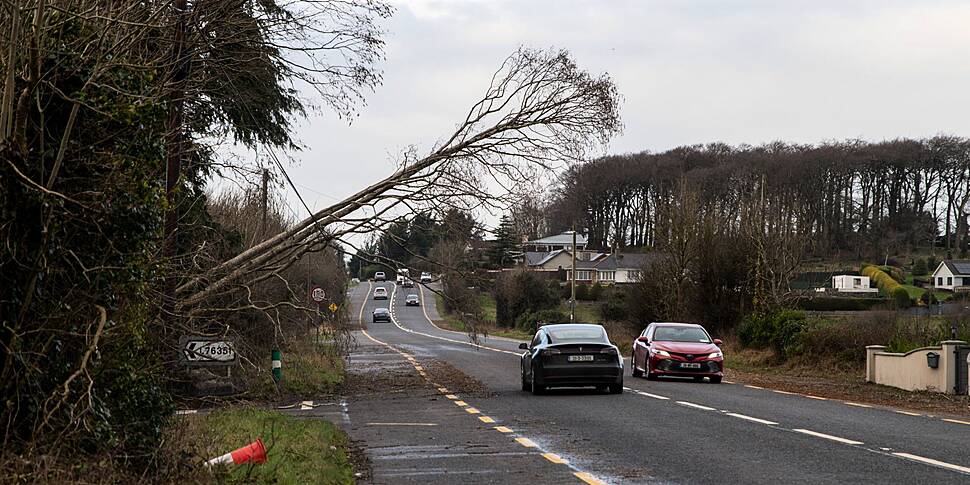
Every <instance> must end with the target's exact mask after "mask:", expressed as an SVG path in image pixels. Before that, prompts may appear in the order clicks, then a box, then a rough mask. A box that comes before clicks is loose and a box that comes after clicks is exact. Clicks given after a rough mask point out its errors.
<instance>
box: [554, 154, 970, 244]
mask: <svg viewBox="0 0 970 485" xmlns="http://www.w3.org/2000/svg"><path fill="white" fill-rule="evenodd" d="M683 180H685V181H686V183H687V184H688V185H689V186H691V187H692V188H694V189H696V190H697V191H698V192H699V194H700V196H701V198H702V203H703V205H704V206H705V207H709V208H713V209H715V210H721V211H723V212H724V213H725V215H726V216H728V217H734V218H738V217H741V216H742V214H741V213H740V212H739V211H740V210H741V209H740V208H739V207H738V202H740V201H743V200H745V199H749V198H751V197H759V198H763V199H764V201H765V202H764V203H765V206H766V208H767V210H768V211H769V212H770V213H771V214H773V215H774V217H775V218H777V219H778V220H780V221H784V224H785V225H786V226H787V227H789V228H790V229H791V230H792V231H794V232H796V233H799V234H810V235H811V241H810V242H811V245H810V248H809V249H810V250H811V251H812V252H813V253H815V254H821V255H827V254H829V253H830V252H832V251H848V252H851V253H852V254H855V255H857V256H859V257H872V259H876V258H875V256H879V255H884V254H885V252H886V251H892V250H895V249H899V248H903V247H905V248H912V247H929V246H931V245H933V243H934V240H935V238H936V235H937V233H938V226H939V229H942V230H943V234H945V235H948V236H950V237H946V238H943V240H942V241H940V244H941V245H943V246H944V247H946V248H947V249H952V248H961V253H963V252H964V251H965V248H966V243H967V234H968V225H967V219H968V215H970V206H968V202H970V185H968V181H970V140H967V139H966V138H959V137H952V136H937V137H934V138H930V139H920V140H914V139H897V140H892V141H885V142H879V143H869V142H864V141H859V140H847V141H843V142H831V143H823V144H818V145H798V144H789V143H781V142H777V143H771V144H767V145H762V146H750V145H741V146H730V145H725V144H722V143H713V144H708V145H692V146H684V147H679V148H675V149H672V150H668V151H665V152H662V153H649V152H643V153H637V154H630V155H617V156H609V157H604V158H601V159H598V160H594V161H591V162H589V163H587V164H584V165H581V166H576V167H573V168H572V169H570V170H569V171H567V172H566V174H565V175H564V176H563V177H562V178H561V182H560V183H559V185H558V186H557V187H556V188H555V189H554V196H553V200H552V203H551V204H550V205H549V208H548V210H549V217H548V221H549V225H550V228H551V229H552V230H553V231H559V230H565V229H568V228H569V225H570V224H571V223H572V222H574V221H575V222H579V223H582V224H583V225H584V227H586V228H587V229H588V231H589V237H590V244H591V246H593V247H612V246H617V247H621V248H622V247H629V246H633V247H638V246H653V245H656V244H657V242H658V241H659V240H661V239H662V238H663V234H662V229H663V222H662V221H660V220H659V219H660V218H661V217H662V216H663V214H664V213H665V212H666V208H667V206H668V205H669V204H670V203H671V201H672V199H673V197H672V196H673V195H674V194H675V193H676V191H677V190H678V189H677V187H678V184H680V183H681V181H683Z"/></svg>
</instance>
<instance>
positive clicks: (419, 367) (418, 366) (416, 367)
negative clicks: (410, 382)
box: [414, 365, 424, 370]
mask: <svg viewBox="0 0 970 485" xmlns="http://www.w3.org/2000/svg"><path fill="white" fill-rule="evenodd" d="M414 368H415V369H417V370H424V367H421V366H420V365H416V366H414Z"/></svg>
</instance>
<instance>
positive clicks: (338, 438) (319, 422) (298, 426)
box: [169, 408, 354, 484]
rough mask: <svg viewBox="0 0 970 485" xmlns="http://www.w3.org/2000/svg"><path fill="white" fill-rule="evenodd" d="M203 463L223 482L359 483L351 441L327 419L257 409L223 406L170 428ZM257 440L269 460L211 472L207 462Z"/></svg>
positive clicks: (218, 468) (184, 448)
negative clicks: (352, 458)
mask: <svg viewBox="0 0 970 485" xmlns="http://www.w3.org/2000/svg"><path fill="white" fill-rule="evenodd" d="M169 434H170V435H171V436H172V437H173V438H172V439H173V440H174V441H175V442H176V443H179V442H181V444H182V446H181V447H180V448H181V449H182V450H186V451H188V452H189V453H190V454H192V455H193V456H195V457H197V459H198V461H199V472H200V473H201V474H211V475H212V480H210V483H211V482H220V483H274V484H300V483H332V484H342V483H348V484H349V483H354V472H353V467H352V466H351V464H350V460H349V455H348V449H349V445H350V441H349V440H348V438H347V436H346V435H345V434H344V433H343V432H342V431H340V430H339V429H338V428H337V427H336V426H334V425H333V424H331V423H330V422H328V421H326V420H323V419H304V418H297V417H294V416H289V415H285V414H283V413H280V412H277V411H269V410H262V409H255V408H236V409H221V410H217V411H213V412H211V413H207V414H199V415H190V416H186V417H185V418H184V419H180V420H179V421H178V422H176V423H175V424H174V425H173V426H172V428H170V429H169ZM257 438H260V439H262V440H263V443H264V444H265V446H266V450H267V458H268V459H267V462H266V463H263V464H259V465H256V464H244V465H238V466H230V467H215V468H213V469H212V470H207V469H206V468H205V466H204V465H202V462H203V461H204V460H207V459H210V458H214V457H217V456H220V455H222V454H225V453H228V452H230V451H232V450H235V449H236V448H239V447H242V446H244V445H247V444H249V443H251V442H253V441H255V440H256V439H257Z"/></svg>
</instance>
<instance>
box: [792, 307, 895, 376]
mask: <svg viewBox="0 0 970 485" xmlns="http://www.w3.org/2000/svg"><path fill="white" fill-rule="evenodd" d="M895 328H896V316H895V314H894V313H892V312H873V313H868V314H865V315H862V316H860V317H851V318H834V319H815V320H809V321H808V323H807V325H806V326H805V328H804V330H803V331H802V332H801V333H799V334H798V335H797V337H796V338H795V341H794V343H793V344H792V345H791V346H789V348H788V355H789V356H791V357H794V356H799V355H800V356H804V357H806V358H809V359H812V360H818V359H826V358H827V359H831V360H833V361H834V362H835V363H836V364H837V365H839V366H844V367H852V366H858V365H860V364H864V363H865V359H866V357H865V356H866V352H865V347H866V346H867V345H876V344H881V343H885V342H888V341H889V340H890V339H891V338H892V336H893V334H894V332H895Z"/></svg>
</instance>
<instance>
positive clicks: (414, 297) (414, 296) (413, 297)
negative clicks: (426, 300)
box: [408, 295, 418, 300]
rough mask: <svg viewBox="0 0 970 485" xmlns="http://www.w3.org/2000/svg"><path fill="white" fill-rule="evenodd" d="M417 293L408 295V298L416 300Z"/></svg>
mask: <svg viewBox="0 0 970 485" xmlns="http://www.w3.org/2000/svg"><path fill="white" fill-rule="evenodd" d="M417 299H418V295H408V300H417Z"/></svg>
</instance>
